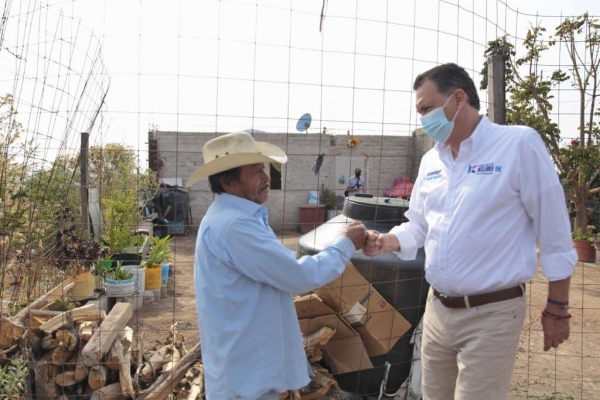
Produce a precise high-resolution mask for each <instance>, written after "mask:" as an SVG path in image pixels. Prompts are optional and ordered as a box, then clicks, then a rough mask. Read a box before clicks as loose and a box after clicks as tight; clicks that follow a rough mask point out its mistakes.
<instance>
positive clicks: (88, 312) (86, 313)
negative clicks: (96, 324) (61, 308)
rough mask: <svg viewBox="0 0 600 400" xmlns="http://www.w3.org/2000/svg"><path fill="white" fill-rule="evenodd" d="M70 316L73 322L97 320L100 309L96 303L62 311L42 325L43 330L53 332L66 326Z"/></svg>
mask: <svg viewBox="0 0 600 400" xmlns="http://www.w3.org/2000/svg"><path fill="white" fill-rule="evenodd" d="M69 317H71V318H72V319H73V322H79V321H97V320H99V319H100V311H99V310H98V306H97V305H96V304H86V305H85V306H83V307H78V308H75V309H73V310H68V311H65V312H62V313H60V314H59V315H57V316H55V317H53V318H52V319H50V320H49V321H47V322H45V323H43V324H42V325H40V328H39V329H41V330H43V331H44V332H46V333H52V332H54V331H55V330H57V329H59V328H61V327H63V326H65V325H66V324H67V321H68V320H69Z"/></svg>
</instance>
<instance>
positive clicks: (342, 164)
mask: <svg viewBox="0 0 600 400" xmlns="http://www.w3.org/2000/svg"><path fill="white" fill-rule="evenodd" d="M215 136H218V134H215V133H198V132H162V131H151V132H149V141H150V142H152V141H154V140H155V141H156V142H155V145H156V149H157V158H158V166H159V176H161V177H166V178H181V179H182V180H183V182H185V181H186V180H187V178H188V177H189V176H190V174H191V173H192V172H193V171H194V170H196V169H197V168H198V167H199V166H200V165H202V164H203V161H202V146H204V144H205V143H206V142H207V141H208V140H210V139H212V138H213V137H215ZM254 137H255V139H256V140H258V141H265V142H269V143H272V144H274V145H277V146H279V147H281V148H282V149H283V150H284V151H285V152H286V153H287V154H288V159H289V161H288V163H287V164H285V165H284V166H283V167H282V174H281V176H282V182H281V183H282V189H281V190H271V192H270V195H269V200H268V201H267V203H266V204H265V205H266V206H267V207H268V209H269V223H270V225H271V226H272V227H273V228H274V229H276V230H295V229H297V228H298V226H299V225H298V224H299V222H300V209H299V206H300V205H304V204H307V202H308V195H309V192H310V191H318V190H320V189H321V188H322V187H323V185H324V186H325V187H326V188H328V189H332V190H335V191H336V193H337V194H338V195H343V192H344V190H345V189H346V183H347V181H348V179H349V178H350V177H351V176H353V175H354V168H356V167H361V169H362V176H363V177H364V178H365V180H366V188H367V190H366V193H370V194H373V195H375V196H382V195H383V192H384V191H385V190H387V189H389V188H390V187H392V186H393V182H394V179H395V178H397V177H402V176H408V177H410V178H411V179H412V180H413V181H414V179H415V177H416V174H417V172H418V167H419V163H420V160H421V157H422V155H423V154H424V152H426V151H427V150H428V149H429V148H431V146H432V142H431V141H430V140H429V139H428V138H427V137H425V136H424V135H423V134H422V132H420V130H417V131H416V132H415V134H414V135H413V136H411V137H407V136H354V138H358V139H359V140H360V141H361V143H360V144H359V145H357V146H355V147H349V146H348V140H349V139H350V138H351V136H345V135H319V134H317V135H315V134H310V135H307V134H299V133H292V134H285V133H282V134H273V133H269V134H266V133H255V134H254ZM319 154H325V156H324V159H323V164H322V166H321V169H320V172H319V174H318V175H315V174H314V173H313V170H312V168H313V165H314V163H315V161H316V159H317V156H318V155H319ZM342 176H343V178H344V180H345V182H346V183H340V179H341V178H342ZM213 196H214V195H213V194H212V192H211V191H210V188H209V185H208V181H207V180H203V181H201V182H199V183H197V184H195V185H194V186H192V187H191V188H190V192H189V202H190V208H191V216H192V225H193V226H192V228H194V229H195V228H196V227H197V225H198V224H199V223H200V220H201V218H202V216H203V215H204V213H205V212H206V210H207V208H208V206H209V205H210V204H211V202H212V200H213Z"/></svg>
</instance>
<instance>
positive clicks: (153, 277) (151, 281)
mask: <svg viewBox="0 0 600 400" xmlns="http://www.w3.org/2000/svg"><path fill="white" fill-rule="evenodd" d="M171 254H172V250H171V236H169V235H167V236H165V237H164V238H159V237H156V236H153V237H152V238H151V239H150V251H149V253H148V258H147V259H146V261H145V262H144V265H145V266H146V289H149V290H156V289H160V287H161V285H162V269H163V267H162V266H163V264H165V263H168V262H169V261H170V260H171ZM167 268H168V264H167ZM167 274H168V269H167Z"/></svg>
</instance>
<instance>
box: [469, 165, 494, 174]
mask: <svg viewBox="0 0 600 400" xmlns="http://www.w3.org/2000/svg"><path fill="white" fill-rule="evenodd" d="M500 172H502V166H501V165H496V166H494V163H489V164H479V165H477V164H473V165H469V169H468V170H467V174H476V175H491V174H493V173H500Z"/></svg>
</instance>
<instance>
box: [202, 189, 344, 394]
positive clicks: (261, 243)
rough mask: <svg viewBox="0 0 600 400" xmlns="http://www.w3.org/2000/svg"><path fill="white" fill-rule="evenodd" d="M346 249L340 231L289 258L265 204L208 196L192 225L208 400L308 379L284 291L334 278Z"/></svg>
mask: <svg viewBox="0 0 600 400" xmlns="http://www.w3.org/2000/svg"><path fill="white" fill-rule="evenodd" d="M353 253H354V245H353V243H352V242H351V241H350V240H349V239H348V238H346V237H340V238H338V239H337V240H336V241H335V242H334V243H333V244H332V245H331V246H329V247H328V248H326V249H324V250H323V251H321V252H320V253H319V254H317V255H314V256H311V257H309V256H304V257H302V258H300V259H298V260H297V259H296V257H295V255H294V252H293V251H291V250H289V249H288V248H286V247H285V246H284V245H283V244H282V243H281V242H279V241H278V240H277V237H276V236H275V234H274V233H273V231H272V230H271V228H270V227H269V225H268V222H267V209H266V208H265V207H263V206H261V205H259V204H256V203H254V202H251V201H249V200H246V199H243V198H240V197H237V196H232V195H229V194H221V195H217V196H216V198H215V201H214V202H213V203H212V204H211V206H210V207H209V209H208V211H207V213H206V215H205V216H204V218H203V220H202V223H201V224H200V230H199V232H198V237H197V241H196V254H195V264H194V283H195V286H196V304H197V309H198V321H199V325H200V337H201V347H202V359H203V363H204V368H205V384H206V394H207V398H208V400H222V399H248V400H251V399H256V398H258V397H259V396H260V395H262V394H265V393H267V392H269V391H272V390H274V391H276V392H284V391H286V390H292V389H299V388H301V387H303V386H305V385H307V384H308V382H309V381H310V379H309V372H308V371H309V369H308V363H307V359H306V355H305V353H304V350H303V347H302V337H301V334H300V328H299V325H298V320H297V316H296V311H295V308H294V302H293V299H292V294H300V293H305V292H308V291H311V290H313V289H315V288H318V287H320V286H322V285H324V284H326V283H328V282H331V281H332V280H334V279H335V278H337V277H338V276H339V275H340V274H341V273H342V272H343V271H344V266H345V264H346V263H347V262H348V260H349V259H350V257H351V256H352V254H353Z"/></svg>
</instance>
